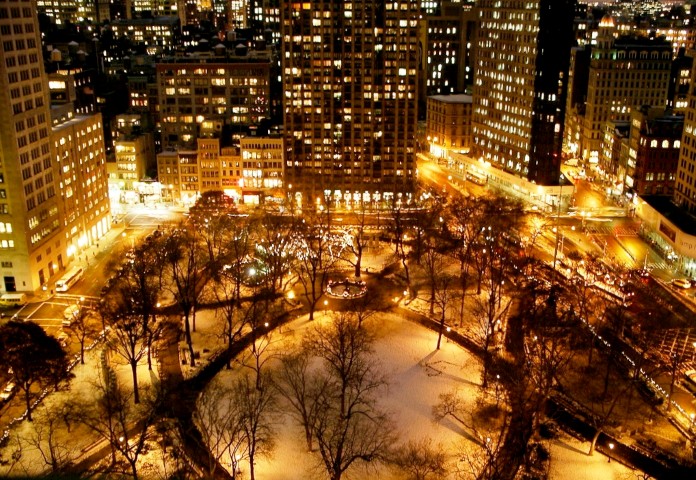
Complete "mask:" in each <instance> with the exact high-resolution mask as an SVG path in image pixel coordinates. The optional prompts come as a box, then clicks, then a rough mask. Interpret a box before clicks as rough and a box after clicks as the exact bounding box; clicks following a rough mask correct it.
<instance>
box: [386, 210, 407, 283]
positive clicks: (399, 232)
mask: <svg viewBox="0 0 696 480" xmlns="http://www.w3.org/2000/svg"><path fill="white" fill-rule="evenodd" d="M390 214H391V217H392V222H391V224H389V233H390V234H391V235H392V238H393V240H394V255H395V256H396V258H397V259H399V261H400V262H401V266H402V267H403V269H404V279H405V281H406V288H407V289H409V290H410V288H411V274H410V270H409V266H408V247H407V245H406V242H407V239H408V235H407V230H408V229H407V224H406V219H405V216H404V212H403V211H402V208H401V204H399V203H396V202H394V203H393V204H392V205H391V211H390Z"/></svg>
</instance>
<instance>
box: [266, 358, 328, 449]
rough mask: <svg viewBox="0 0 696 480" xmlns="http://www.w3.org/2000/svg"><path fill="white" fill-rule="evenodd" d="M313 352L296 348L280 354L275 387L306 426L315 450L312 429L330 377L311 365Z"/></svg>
mask: <svg viewBox="0 0 696 480" xmlns="http://www.w3.org/2000/svg"><path fill="white" fill-rule="evenodd" d="M311 360H312V357H311V354H310V353H309V351H308V350H306V349H297V350H294V351H291V352H289V353H286V354H284V355H281V357H280V367H279V370H278V374H277V375H276V376H275V386H276V388H277V389H278V391H279V393H280V395H281V396H282V397H283V398H284V399H285V400H286V401H287V403H288V404H289V405H290V408H291V413H292V415H293V416H294V417H295V419H296V420H297V422H298V423H299V424H300V425H301V426H302V428H303V429H304V434H305V442H306V443H307V450H309V451H310V452H311V451H313V450H314V443H313V438H314V437H313V431H314V426H315V425H316V422H317V418H318V415H319V408H320V407H321V404H320V402H319V399H320V398H322V397H323V392H324V389H325V388H326V386H327V385H326V382H327V380H326V379H325V378H324V377H322V376H321V375H319V374H318V372H316V371H313V370H312V368H311Z"/></svg>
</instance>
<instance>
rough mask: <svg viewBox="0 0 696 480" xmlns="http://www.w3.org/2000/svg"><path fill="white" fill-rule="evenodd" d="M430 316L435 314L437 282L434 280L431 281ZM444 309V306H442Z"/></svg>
mask: <svg viewBox="0 0 696 480" xmlns="http://www.w3.org/2000/svg"><path fill="white" fill-rule="evenodd" d="M430 280H431V283H430V315H434V314H435V281H434V279H432V278H431V279H430ZM442 307H443V309H444V307H445V306H444V305H443V306H442Z"/></svg>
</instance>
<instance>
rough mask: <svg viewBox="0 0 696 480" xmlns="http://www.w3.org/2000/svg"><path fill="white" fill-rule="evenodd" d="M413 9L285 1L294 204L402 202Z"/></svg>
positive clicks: (411, 157) (414, 46) (406, 183)
mask: <svg viewBox="0 0 696 480" xmlns="http://www.w3.org/2000/svg"><path fill="white" fill-rule="evenodd" d="M419 15H420V6H419V5H418V2H413V1H407V0H399V1H395V2H373V1H370V0H356V1H352V2H334V1H327V0H320V1H315V2H294V1H289V0H283V1H282V2H281V19H282V20H281V33H282V38H283V42H282V48H283V51H282V59H283V72H282V79H283V92H284V94H285V98H284V100H283V102H284V103H283V107H284V112H285V119H284V129H285V134H284V136H285V142H286V145H285V147H286V158H285V162H286V165H285V174H286V179H285V180H286V182H287V183H288V184H292V186H293V192H295V193H296V194H300V197H301V202H300V203H299V205H305V206H306V205H316V199H317V198H319V201H320V202H327V203H328V202H330V203H332V204H334V205H335V208H345V207H348V206H350V205H351V204H354V203H357V202H364V203H369V204H372V205H375V206H378V205H385V204H391V203H392V202H394V201H397V202H408V201H409V200H410V198H411V197H410V194H411V192H412V190H413V181H414V174H415V153H416V151H415V148H416V140H415V138H416V123H417V113H418V112H417V105H418V70H419V68H420V65H419V53H418V52H419V46H418V38H419V37H418V24H419Z"/></svg>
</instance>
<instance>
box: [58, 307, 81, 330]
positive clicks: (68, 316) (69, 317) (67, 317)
mask: <svg viewBox="0 0 696 480" xmlns="http://www.w3.org/2000/svg"><path fill="white" fill-rule="evenodd" d="M78 315H80V305H70V306H69V307H68V308H66V309H65V310H64V311H63V322H62V324H63V326H65V327H69V326H70V325H72V324H73V322H74V321H75V319H76V318H77V317H78Z"/></svg>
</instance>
